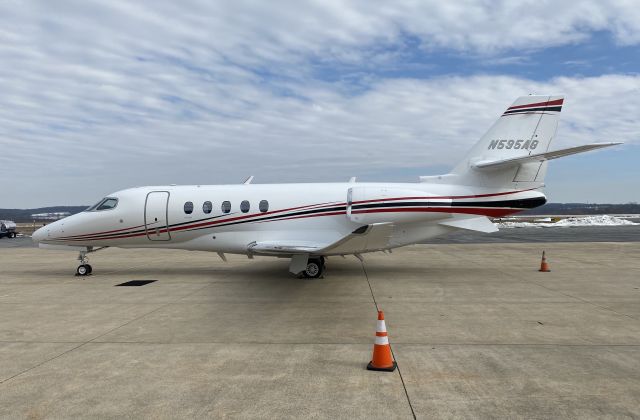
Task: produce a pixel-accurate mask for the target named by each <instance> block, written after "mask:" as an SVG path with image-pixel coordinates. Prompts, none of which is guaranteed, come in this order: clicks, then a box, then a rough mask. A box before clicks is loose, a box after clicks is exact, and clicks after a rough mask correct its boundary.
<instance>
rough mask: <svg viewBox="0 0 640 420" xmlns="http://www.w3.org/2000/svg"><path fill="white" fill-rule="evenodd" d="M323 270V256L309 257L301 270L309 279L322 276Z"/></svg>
mask: <svg viewBox="0 0 640 420" xmlns="http://www.w3.org/2000/svg"><path fill="white" fill-rule="evenodd" d="M324 270H325V265H324V257H319V258H309V261H307V267H306V268H305V269H304V271H303V272H302V275H303V276H304V277H306V278H309V279H317V278H320V277H322V275H323V274H324Z"/></svg>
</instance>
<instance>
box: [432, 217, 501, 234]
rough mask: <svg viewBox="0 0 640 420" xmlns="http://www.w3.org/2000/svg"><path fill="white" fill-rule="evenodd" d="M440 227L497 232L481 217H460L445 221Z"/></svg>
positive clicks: (485, 218)
mask: <svg viewBox="0 0 640 420" xmlns="http://www.w3.org/2000/svg"><path fill="white" fill-rule="evenodd" d="M439 224H440V225H442V226H448V227H452V228H456V229H465V230H473V231H476V232H484V233H492V232H497V231H498V228H497V227H496V225H494V224H493V223H491V220H489V219H488V218H487V217H485V216H481V217H461V218H456V219H454V220H447V221H444V222H440V223H439Z"/></svg>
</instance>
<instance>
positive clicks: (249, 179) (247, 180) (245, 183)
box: [243, 175, 253, 185]
mask: <svg viewBox="0 0 640 420" xmlns="http://www.w3.org/2000/svg"><path fill="white" fill-rule="evenodd" d="M251 181H253V175H251V176H250V177H249V178H247V179H245V180H244V182H243V184H244V185H249V184H251Z"/></svg>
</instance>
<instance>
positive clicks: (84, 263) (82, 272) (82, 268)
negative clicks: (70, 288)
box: [76, 248, 93, 276]
mask: <svg viewBox="0 0 640 420" xmlns="http://www.w3.org/2000/svg"><path fill="white" fill-rule="evenodd" d="M88 252H91V251H89V249H88V248H87V251H80V255H78V261H80V265H79V266H78V268H76V276H88V275H89V274H91V272H92V271H93V268H92V267H91V266H90V265H89V258H87V253H88Z"/></svg>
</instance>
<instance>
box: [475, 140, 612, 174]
mask: <svg viewBox="0 0 640 420" xmlns="http://www.w3.org/2000/svg"><path fill="white" fill-rule="evenodd" d="M618 144H622V143H620V142H612V143H593V144H586V145H584V146H577V147H569V148H568V149H560V150H553V151H550V152H544V153H537V154H535V155H527V156H521V157H516V158H511V159H501V160H489V161H487V160H484V161H480V162H475V163H474V164H473V168H474V169H498V168H505V167H509V166H515V165H521V164H523V163H528V162H544V161H546V160H551V159H557V158H560V157H564V156H569V155H574V154H576V153H582V152H588V151H589V150H595V149H601V148H603V147H609V146H615V145H618Z"/></svg>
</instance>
